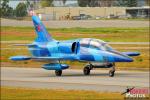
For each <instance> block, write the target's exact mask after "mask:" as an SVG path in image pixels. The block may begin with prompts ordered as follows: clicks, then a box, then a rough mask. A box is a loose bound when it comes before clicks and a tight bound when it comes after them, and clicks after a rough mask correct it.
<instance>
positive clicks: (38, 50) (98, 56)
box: [10, 16, 140, 77]
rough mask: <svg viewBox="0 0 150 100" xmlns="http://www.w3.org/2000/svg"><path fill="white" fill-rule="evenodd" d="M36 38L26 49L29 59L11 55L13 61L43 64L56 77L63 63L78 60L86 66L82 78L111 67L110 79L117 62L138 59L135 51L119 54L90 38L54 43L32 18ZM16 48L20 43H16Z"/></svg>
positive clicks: (105, 44) (63, 66)
mask: <svg viewBox="0 0 150 100" xmlns="http://www.w3.org/2000/svg"><path fill="white" fill-rule="evenodd" d="M32 20H33V24H34V27H35V31H36V34H37V38H36V39H35V41H34V42H33V43H32V44H20V45H23V46H27V47H28V48H29V51H30V52H31V55H32V56H13V57H10V59H11V60H13V61H23V60H35V61H44V62H46V64H45V65H43V68H44V69H46V70H55V74H56V76H61V75H62V70H64V69H67V68H69V65H67V64H65V63H62V61H63V62H64V61H68V60H69V61H80V62H87V63H88V64H87V65H86V66H85V67H84V68H83V73H84V75H89V74H90V71H91V70H92V69H93V68H110V71H109V76H110V77H113V76H114V73H115V63H116V62H133V59H132V58H131V57H129V56H138V55H140V53H138V52H119V51H117V50H115V49H113V48H112V47H110V46H109V45H108V44H107V43H106V42H104V41H102V40H98V39H93V38H79V39H75V40H67V41H57V40H55V39H53V38H52V36H51V35H50V34H49V33H48V32H47V30H46V28H45V26H44V25H43V23H42V22H41V21H40V19H39V17H38V16H32ZM18 45H19V44H18Z"/></svg>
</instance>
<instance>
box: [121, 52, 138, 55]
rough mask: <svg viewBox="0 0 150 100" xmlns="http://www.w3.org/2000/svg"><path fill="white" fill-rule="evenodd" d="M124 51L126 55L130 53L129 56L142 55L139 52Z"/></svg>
mask: <svg viewBox="0 0 150 100" xmlns="http://www.w3.org/2000/svg"><path fill="white" fill-rule="evenodd" d="M122 53H123V54H125V55H128V56H139V55H140V53H139V52H122Z"/></svg>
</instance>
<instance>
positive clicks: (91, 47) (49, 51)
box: [29, 38, 133, 63]
mask: <svg viewBox="0 0 150 100" xmlns="http://www.w3.org/2000/svg"><path fill="white" fill-rule="evenodd" d="M33 44H34V45H35V46H29V50H30V51H31V53H32V55H33V56H34V57H57V58H63V60H78V61H87V62H99V63H107V62H132V61H133V60H132V58H130V57H129V56H127V55H125V54H123V53H121V52H118V51H116V50H115V49H113V48H111V47H110V46H109V45H108V44H107V43H106V42H104V41H102V40H97V39H92V38H81V39H75V40H68V41H56V40H53V41H50V42H47V43H44V42H43V43H39V42H34V43H33Z"/></svg>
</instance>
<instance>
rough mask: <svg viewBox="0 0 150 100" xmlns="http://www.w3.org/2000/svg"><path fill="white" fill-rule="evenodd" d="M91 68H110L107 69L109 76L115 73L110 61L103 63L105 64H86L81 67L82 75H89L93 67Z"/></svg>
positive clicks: (113, 65)
mask: <svg viewBox="0 0 150 100" xmlns="http://www.w3.org/2000/svg"><path fill="white" fill-rule="evenodd" d="M93 68H111V70H110V71H109V73H108V75H109V76H110V77H114V74H115V63H110V64H108V65H105V66H94V65H92V64H89V65H86V66H85V67H84V69H83V73H84V75H90V71H91V70H92V69H93Z"/></svg>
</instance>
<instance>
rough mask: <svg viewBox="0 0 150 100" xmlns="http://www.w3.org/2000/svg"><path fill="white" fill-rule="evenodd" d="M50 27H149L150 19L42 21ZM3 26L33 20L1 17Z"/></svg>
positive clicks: (29, 24) (24, 24) (22, 25)
mask: <svg viewBox="0 0 150 100" xmlns="http://www.w3.org/2000/svg"><path fill="white" fill-rule="evenodd" d="M42 22H43V23H44V25H46V27H48V28H73V27H82V28H95V27H149V21H136V20H132V21H130V20H78V21H77V20H70V21H68V20H67V21H57V20H55V21H51V20H50V21H42ZM1 26H19V27H26V26H32V27H33V22H32V21H24V20H22V21H20V20H19V21H18V20H10V19H3V18H2V19H1Z"/></svg>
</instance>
